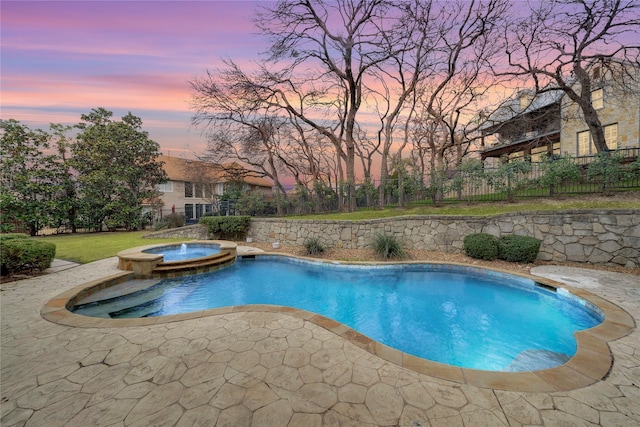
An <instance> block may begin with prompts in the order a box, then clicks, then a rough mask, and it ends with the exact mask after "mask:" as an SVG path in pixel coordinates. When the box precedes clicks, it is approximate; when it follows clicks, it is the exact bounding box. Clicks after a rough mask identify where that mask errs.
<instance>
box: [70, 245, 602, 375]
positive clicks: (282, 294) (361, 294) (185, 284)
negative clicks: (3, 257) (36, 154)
mask: <svg viewBox="0 0 640 427" xmlns="http://www.w3.org/2000/svg"><path fill="white" fill-rule="evenodd" d="M79 303H80V304H79V305H77V306H75V307H72V308H71V311H73V312H75V313H76V314H84V315H88V316H97V317H112V318H131V317H144V316H162V315H169V314H176V313H184V312H192V311H198V310H205V309H209V308H216V307H227V306H237V305H246V304H273V305H281V306H290V307H295V308H299V309H303V310H307V311H311V312H314V313H319V314H321V315H323V316H326V317H329V318H331V319H334V320H336V321H339V322H341V323H343V324H345V325H347V326H349V327H351V328H353V329H355V330H357V331H359V332H361V333H362V334H364V335H367V336H368V337H370V338H372V339H374V340H377V341H379V342H382V343H383V344H386V345H388V346H390V347H393V348H396V349H398V350H401V351H403V352H405V353H408V354H411V355H414V356H418V357H421V358H425V359H429V360H432V361H436V362H441V363H445V364H449V365H453V366H460V367H465V368H473V369H480V370H490V371H530V370H537V369H546V368H550V367H553V366H558V365H561V364H563V363H564V362H565V361H566V360H568V359H569V358H570V357H571V356H572V355H573V354H574V353H575V351H576V340H575V338H574V336H573V333H574V332H575V331H577V330H582V329H587V328H590V327H593V326H595V325H597V324H599V323H601V322H602V320H603V317H602V314H601V313H600V312H598V310H597V309H595V308H593V307H591V308H590V307H589V305H588V304H586V303H585V302H584V300H581V299H579V298H577V297H574V296H572V295H571V294H569V293H566V292H556V291H555V288H551V289H550V288H548V287H543V286H538V285H537V284H536V282H534V281H533V280H531V279H528V278H524V277H519V276H514V275H509V274H504V273H498V272H495V271H491V270H485V269H477V268H471V267H461V266H451V265H433V264H398V265H361V266H357V265H356V266H354V265H340V264H330V263H317V262H309V261H304V260H298V259H294V258H288V257H279V256H260V257H257V258H256V259H239V260H238V261H237V262H236V263H235V264H234V265H232V266H230V267H227V268H225V269H222V270H218V271H215V272H212V273H207V274H201V275H192V276H185V277H181V278H176V279H165V280H162V281H160V282H159V283H157V284H156V285H155V286H152V287H151V288H149V289H146V290H143V291H139V292H134V293H132V294H130V295H127V296H123V297H117V298H112V299H110V300H105V301H99V302H92V303H89V304H82V301H79Z"/></svg>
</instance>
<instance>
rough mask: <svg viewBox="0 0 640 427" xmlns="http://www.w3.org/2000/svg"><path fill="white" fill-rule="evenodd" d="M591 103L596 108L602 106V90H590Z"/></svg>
mask: <svg viewBox="0 0 640 427" xmlns="http://www.w3.org/2000/svg"><path fill="white" fill-rule="evenodd" d="M591 105H593V108H595V109H596V110H599V109H601V108H604V90H602V89H596V90H594V91H593V92H591Z"/></svg>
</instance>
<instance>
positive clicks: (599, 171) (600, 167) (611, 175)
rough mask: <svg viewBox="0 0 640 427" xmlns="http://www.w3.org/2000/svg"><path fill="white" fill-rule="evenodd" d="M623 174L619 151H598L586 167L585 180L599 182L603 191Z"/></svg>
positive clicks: (614, 183) (615, 182)
mask: <svg viewBox="0 0 640 427" xmlns="http://www.w3.org/2000/svg"><path fill="white" fill-rule="evenodd" d="M623 174H624V168H623V167H622V154H621V153H609V152H602V153H598V154H597V155H596V156H595V157H594V158H593V159H592V160H591V163H589V166H588V167H587V180H589V181H590V182H594V183H598V184H600V186H601V188H602V192H603V193H606V192H607V191H608V190H609V189H610V188H611V187H614V186H615V185H616V184H617V183H618V182H619V181H620V180H621V179H622V176H623Z"/></svg>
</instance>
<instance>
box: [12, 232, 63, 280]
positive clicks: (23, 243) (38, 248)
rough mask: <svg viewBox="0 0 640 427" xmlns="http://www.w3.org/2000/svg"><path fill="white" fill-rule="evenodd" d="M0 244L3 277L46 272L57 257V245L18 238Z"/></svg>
mask: <svg viewBox="0 0 640 427" xmlns="http://www.w3.org/2000/svg"><path fill="white" fill-rule="evenodd" d="M0 243H1V244H0V251H1V252H2V254H1V256H0V258H1V259H2V261H1V271H2V275H6V274H15V273H20V272H24V271H30V272H32V271H34V270H38V271H42V270H46V269H47V268H49V267H50V266H51V262H52V261H53V258H54V257H55V255H56V245H54V244H53V243H50V242H41V241H38V240H33V239H24V238H20V237H18V238H15V239H10V240H5V239H2V240H1V241H0Z"/></svg>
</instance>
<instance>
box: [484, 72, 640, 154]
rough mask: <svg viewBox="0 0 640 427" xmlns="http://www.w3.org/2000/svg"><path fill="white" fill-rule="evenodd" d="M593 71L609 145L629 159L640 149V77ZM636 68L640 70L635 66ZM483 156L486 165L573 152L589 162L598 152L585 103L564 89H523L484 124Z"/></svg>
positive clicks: (596, 98) (593, 99)
mask: <svg viewBox="0 0 640 427" xmlns="http://www.w3.org/2000/svg"><path fill="white" fill-rule="evenodd" d="M588 71H589V72H590V73H591V74H592V84H593V88H592V89H593V90H592V91H591V102H592V103H593V105H594V107H595V108H596V110H597V111H598V116H599V118H600V121H601V123H602V126H603V128H604V132H605V139H606V142H607V146H608V147H609V149H611V150H619V151H620V152H621V153H622V154H623V157H624V158H625V159H626V160H627V161H632V160H634V159H635V158H637V156H638V152H639V151H640V80H639V79H638V76H636V78H635V80H629V81H628V82H625V84H622V85H620V84H616V83H618V82H619V80H620V79H619V78H618V76H615V75H614V74H615V68H614V71H613V72H612V71H611V70H607V71H604V70H603V69H602V67H601V66H598V65H593V66H591V67H589V68H588ZM632 72H636V73H638V72H639V70H637V69H635V68H632ZM482 145H483V148H482V149H481V151H480V156H481V160H483V162H484V163H485V166H486V167H495V166H497V165H498V164H499V163H500V162H503V161H506V160H514V159H518V158H523V157H525V156H529V157H530V159H531V161H532V162H538V161H540V160H541V156H542V155H545V154H547V155H548V154H558V155H571V156H572V157H574V158H576V159H579V161H580V162H581V163H583V164H584V163H588V161H589V159H590V158H591V156H593V155H594V154H596V150H595V147H594V145H593V141H592V139H591V135H590V132H589V129H588V127H587V124H586V123H585V121H584V118H583V115H582V112H581V110H580V107H579V106H578V105H577V104H576V103H575V102H573V101H572V100H571V99H570V98H569V97H568V96H566V95H565V94H564V93H563V92H562V91H559V90H558V91H549V92H543V93H540V94H537V95H535V94H533V93H532V92H531V91H521V92H520V93H519V94H518V95H517V96H516V97H514V98H512V99H509V100H507V101H506V102H505V103H504V104H503V105H502V106H500V108H498V109H497V110H496V111H495V112H494V113H492V114H491V115H490V116H489V118H488V120H487V122H486V124H485V125H484V127H483V128H482Z"/></svg>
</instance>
